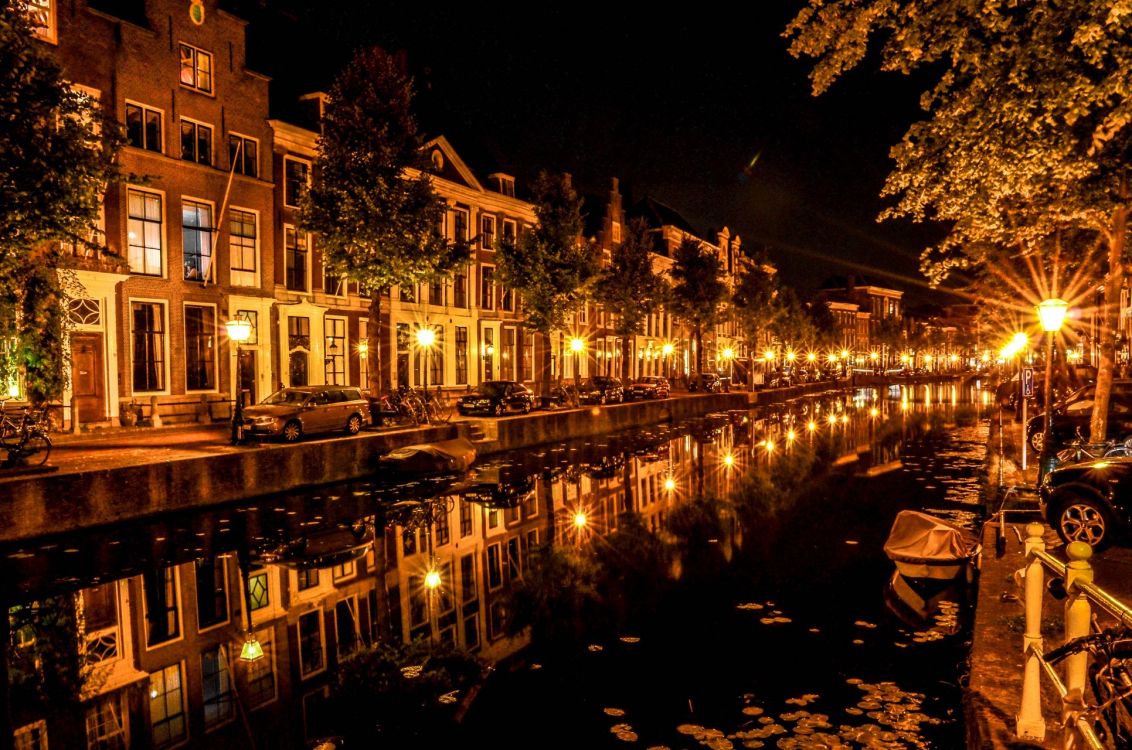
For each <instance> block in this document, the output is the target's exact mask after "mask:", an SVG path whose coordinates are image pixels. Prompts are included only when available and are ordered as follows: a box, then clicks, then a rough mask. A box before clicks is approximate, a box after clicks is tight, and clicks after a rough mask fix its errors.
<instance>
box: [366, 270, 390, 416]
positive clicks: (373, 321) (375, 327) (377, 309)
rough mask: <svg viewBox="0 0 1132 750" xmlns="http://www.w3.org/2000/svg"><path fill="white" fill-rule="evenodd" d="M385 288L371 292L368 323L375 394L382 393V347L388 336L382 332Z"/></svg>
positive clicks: (367, 337) (369, 353)
mask: <svg viewBox="0 0 1132 750" xmlns="http://www.w3.org/2000/svg"><path fill="white" fill-rule="evenodd" d="M383 291H384V290H381V289H376V290H374V291H373V292H371V293H370V301H369V322H368V323H366V358H367V360H368V363H369V383H367V384H366V385H368V386H369V389H370V392H371V393H373V395H374V396H380V395H381V393H382V390H383V388H382V377H381V348H382V347H383V346H384V345H385V339H386V337H385V336H383V335H382V332H381V295H382V292H383Z"/></svg>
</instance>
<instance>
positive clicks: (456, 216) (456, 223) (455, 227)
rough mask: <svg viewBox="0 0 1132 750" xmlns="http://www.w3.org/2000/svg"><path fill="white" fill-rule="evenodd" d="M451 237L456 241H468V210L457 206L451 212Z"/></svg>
mask: <svg viewBox="0 0 1132 750" xmlns="http://www.w3.org/2000/svg"><path fill="white" fill-rule="evenodd" d="M452 233H453V237H452V239H453V240H455V241H456V242H467V241H468V212H467V211H466V210H464V209H462V208H457V209H455V210H454V211H453V212H452Z"/></svg>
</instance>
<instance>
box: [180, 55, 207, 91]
mask: <svg viewBox="0 0 1132 750" xmlns="http://www.w3.org/2000/svg"><path fill="white" fill-rule="evenodd" d="M181 85H182V86H188V87H189V88H191V89H196V90H197V91H200V92H203V93H205V94H211V93H212V55H210V54H209V53H208V52H205V51H204V50H202V49H197V48H196V47H190V46H189V45H187V44H181Z"/></svg>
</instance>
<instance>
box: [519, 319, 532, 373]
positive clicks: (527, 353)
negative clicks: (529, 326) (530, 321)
mask: <svg viewBox="0 0 1132 750" xmlns="http://www.w3.org/2000/svg"><path fill="white" fill-rule="evenodd" d="M521 356H522V359H523V372H522V374H521V376H520V377H521V378H522V379H523V380H527V381H530V380H534V379H535V335H534V333H533V332H531V331H523V349H522V355H521Z"/></svg>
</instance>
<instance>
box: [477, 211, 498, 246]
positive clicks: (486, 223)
mask: <svg viewBox="0 0 1132 750" xmlns="http://www.w3.org/2000/svg"><path fill="white" fill-rule="evenodd" d="M480 247H482V248H483V249H484V250H494V249H495V217H494V216H481V217H480Z"/></svg>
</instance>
